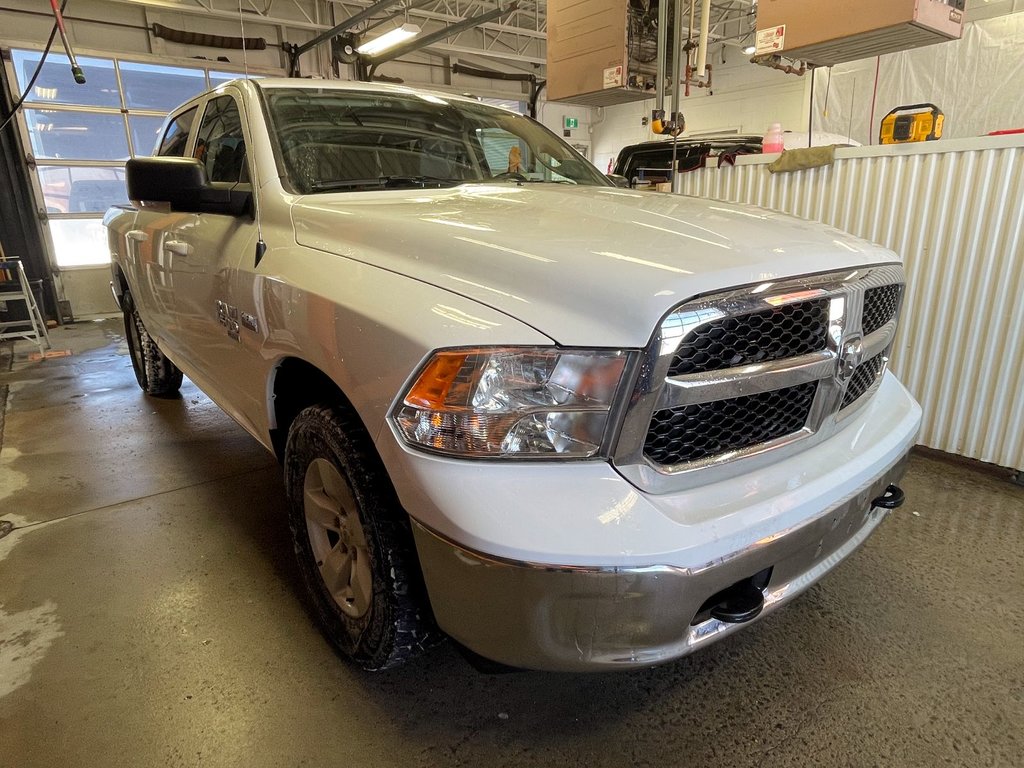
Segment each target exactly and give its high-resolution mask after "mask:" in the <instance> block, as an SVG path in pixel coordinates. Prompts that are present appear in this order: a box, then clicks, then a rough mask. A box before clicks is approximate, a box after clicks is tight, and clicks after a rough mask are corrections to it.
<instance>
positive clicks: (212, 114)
mask: <svg viewBox="0 0 1024 768" xmlns="http://www.w3.org/2000/svg"><path fill="white" fill-rule="evenodd" d="M192 156H193V157H195V158H196V159H197V160H199V162H201V163H202V164H203V165H204V166H206V175H207V178H209V179H210V181H223V182H229V183H232V184H233V183H237V182H240V181H241V182H248V181H249V173H248V169H247V166H246V162H245V136H244V134H243V133H242V118H241V115H240V114H239V111H238V104H237V103H236V102H235V99H234V97H232V96H218V97H217V98H215V99H210V101H209V102H207V104H206V111H205V112H204V113H203V122H202V123H201V124H200V126H199V133H198V135H197V137H196V146H195V149H194V150H193V152H192Z"/></svg>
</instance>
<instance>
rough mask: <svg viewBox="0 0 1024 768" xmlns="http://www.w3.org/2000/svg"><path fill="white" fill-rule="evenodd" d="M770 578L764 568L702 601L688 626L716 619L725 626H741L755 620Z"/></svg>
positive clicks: (770, 574)
mask: <svg viewBox="0 0 1024 768" xmlns="http://www.w3.org/2000/svg"><path fill="white" fill-rule="evenodd" d="M771 576H772V569H771V568H765V569H764V570H763V571H759V572H757V573H755V574H754V575H753V576H749V577H747V578H745V579H740V580H739V581H737V582H736V583H735V584H733V585H731V586H729V587H726V588H725V589H723V590H721V591H720V592H716V593H715V594H713V595H712V596H711V597H709V598H708V599H707V600H705V601H704V604H703V605H701V607H700V609H699V610H698V611H697V613H696V614H695V615H694V617H693V621H691V622H690V624H691V625H696V624H701V623H703V622H705V621H708V620H710V619H718V621H722V622H725V623H726V624H742V623H744V622H746V621H751V620H752V619H756V618H757V617H758V616H759V615H760V613H761V611H762V609H763V608H764V590H765V587H767V586H768V582H769V580H770V579H771Z"/></svg>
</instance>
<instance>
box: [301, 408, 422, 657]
mask: <svg viewBox="0 0 1024 768" xmlns="http://www.w3.org/2000/svg"><path fill="white" fill-rule="evenodd" d="M334 473H336V474H334ZM284 479H285V490H286V493H287V496H288V518H289V527H290V528H291V533H292V540H293V543H294V545H295V554H296V557H297V558H298V566H299V571H300V573H301V575H302V581H303V586H304V587H305V595H306V598H307V602H308V604H309V606H310V610H311V612H312V613H313V616H314V617H315V618H316V620H317V621H318V622H319V624H320V627H321V629H322V630H323V632H324V634H325V635H326V636H327V638H328V639H329V640H330V641H331V643H332V644H334V646H335V647H336V648H338V650H339V651H340V652H341V653H342V654H343V655H345V656H346V657H348V658H349V659H351V660H352V661H353V662H354V663H355V664H356V665H358V666H359V667H362V668H363V669H366V670H381V669H385V668H387V667H393V666H396V665H398V664H400V663H402V662H404V661H407V660H408V659H410V658H412V657H414V656H416V655H418V654H419V653H420V652H421V651H423V650H424V649H425V648H427V647H428V646H429V645H431V644H433V643H434V642H436V640H437V639H438V638H439V632H438V631H437V629H436V627H435V625H434V622H433V618H432V616H431V614H430V610H429V607H428V603H427V600H426V596H425V590H424V587H423V583H422V575H421V573H420V569H419V563H418V562H417V560H416V554H415V547H414V544H413V541H412V532H411V530H410V528H409V519H408V516H407V515H406V514H405V511H404V510H403V509H402V508H401V506H400V505H399V503H398V499H397V496H396V495H395V492H394V489H393V488H392V487H391V482H390V479H389V478H388V477H387V473H386V472H385V470H384V467H383V466H382V465H381V462H380V459H379V458H378V456H377V454H376V452H375V451H374V449H373V446H372V443H371V442H370V438H369V436H368V435H367V434H366V432H365V430H364V429H363V427H362V424H361V422H359V420H358V418H356V417H355V416H354V415H353V414H352V413H350V412H349V411H348V410H347V409H345V408H342V407H340V406H331V405H316V406H311V407H309V408H306V409H305V410H303V411H301V412H300V413H299V415H298V416H296V417H295V421H294V422H292V425H291V428H290V429H289V430H288V442H287V445H286V447H285V458H284ZM326 518H330V520H331V521H334V522H332V523H328V524H326V525H325V524H324V520H325V519H326ZM356 529H358V530H356ZM332 531H333V532H332ZM346 558H348V560H347V562H348V566H347V567H348V571H347V575H346V573H345V571H344V568H345V566H344V565H339V563H343V562H346V560H345V559H346ZM329 561H330V562H329ZM331 563H333V565H332V564H331ZM328 580H330V581H331V582H332V585H331V586H330V587H329V586H328ZM360 595H361V597H360Z"/></svg>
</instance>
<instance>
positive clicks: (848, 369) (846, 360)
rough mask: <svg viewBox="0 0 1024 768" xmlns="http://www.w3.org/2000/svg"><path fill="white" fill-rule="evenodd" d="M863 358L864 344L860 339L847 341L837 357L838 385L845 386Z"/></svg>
mask: <svg viewBox="0 0 1024 768" xmlns="http://www.w3.org/2000/svg"><path fill="white" fill-rule="evenodd" d="M863 358H864V344H863V343H862V342H861V339H860V337H859V336H858V337H855V338H851V339H847V341H846V343H845V344H843V351H842V353H841V354H840V356H839V370H838V372H837V373H836V378H837V379H838V380H839V383H840V384H845V383H846V382H848V381H849V380H850V379H851V378H852V377H853V373H854V371H856V370H857V366H858V365H860V363H861V360H862V359H863Z"/></svg>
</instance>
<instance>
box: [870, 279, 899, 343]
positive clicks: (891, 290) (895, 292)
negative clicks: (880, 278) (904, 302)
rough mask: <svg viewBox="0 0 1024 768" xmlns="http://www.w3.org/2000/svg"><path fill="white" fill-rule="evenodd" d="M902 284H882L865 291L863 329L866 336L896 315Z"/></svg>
mask: <svg viewBox="0 0 1024 768" xmlns="http://www.w3.org/2000/svg"><path fill="white" fill-rule="evenodd" d="M902 292H903V286H902V285H881V286H879V287H877V288H868V289H867V290H866V291H865V292H864V316H863V318H862V320H861V326H862V328H863V330H862V331H861V332H862V333H863V334H864V335H865V336H867V335H868V334H869V333H874V332H875V331H877V330H878V329H879V328H881V327H882V326H883V325H885V324H886V323H888V322H889V321H890V320H892V319H893V317H895V316H896V307H898V306H899V303H900V294H901V293H902Z"/></svg>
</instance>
